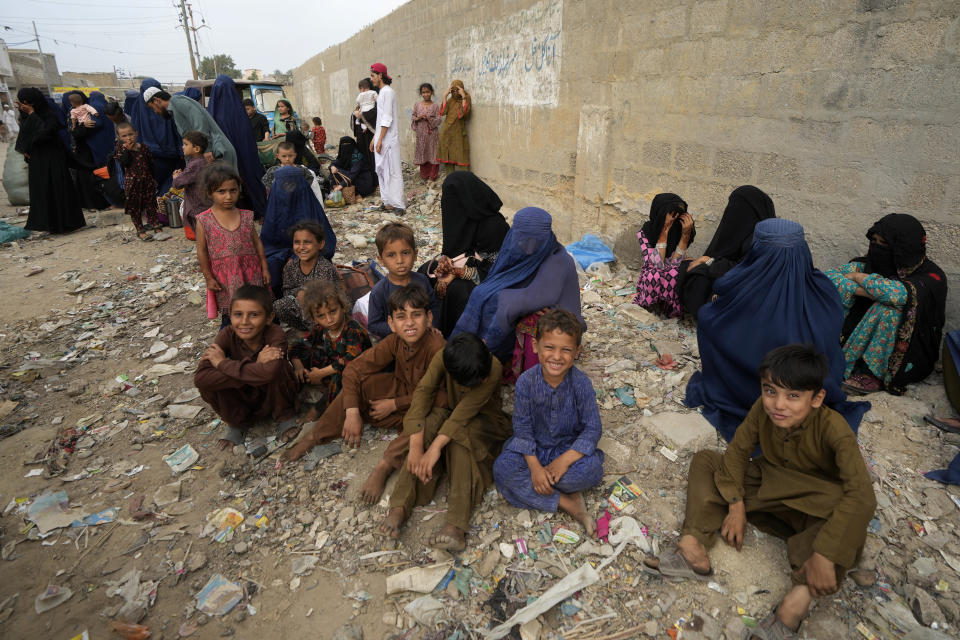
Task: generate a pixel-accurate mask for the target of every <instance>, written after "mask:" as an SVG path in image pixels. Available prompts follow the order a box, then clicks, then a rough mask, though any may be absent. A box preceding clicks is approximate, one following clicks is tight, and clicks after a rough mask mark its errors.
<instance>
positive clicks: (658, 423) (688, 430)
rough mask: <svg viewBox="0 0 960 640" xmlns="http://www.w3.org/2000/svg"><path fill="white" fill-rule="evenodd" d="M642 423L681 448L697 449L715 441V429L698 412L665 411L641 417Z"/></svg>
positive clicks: (655, 433)
mask: <svg viewBox="0 0 960 640" xmlns="http://www.w3.org/2000/svg"><path fill="white" fill-rule="evenodd" d="M643 425H644V426H645V427H646V429H647V431H649V432H650V433H652V434H654V435H655V436H657V437H659V438H662V439H664V440H666V441H668V442H670V443H672V444H673V445H675V446H676V447H677V448H678V449H681V450H686V451H699V450H701V449H706V448H709V447H710V446H711V445H713V444H715V443H716V441H717V430H716V429H714V428H713V425H712V424H710V423H709V422H708V421H707V419H706V418H704V417H703V416H702V415H700V414H699V413H679V412H676V411H665V412H663V413H657V414H654V415H653V416H650V417H645V418H643Z"/></svg>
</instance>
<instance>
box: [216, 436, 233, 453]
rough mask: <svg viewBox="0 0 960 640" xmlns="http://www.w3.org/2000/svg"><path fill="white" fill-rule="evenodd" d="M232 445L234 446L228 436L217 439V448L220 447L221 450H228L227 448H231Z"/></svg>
mask: <svg viewBox="0 0 960 640" xmlns="http://www.w3.org/2000/svg"><path fill="white" fill-rule="evenodd" d="M232 447H233V443H232V442H230V441H229V440H227V439H226V438H220V439H219V440H217V448H218V449H220V451H226V450H227V449H230V448H232Z"/></svg>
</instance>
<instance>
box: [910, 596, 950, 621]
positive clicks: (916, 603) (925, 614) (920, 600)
mask: <svg viewBox="0 0 960 640" xmlns="http://www.w3.org/2000/svg"><path fill="white" fill-rule="evenodd" d="M910 610H911V611H913V615H914V617H915V618H916V619H917V621H918V622H920V624H922V625H923V626H925V627H929V626H930V625H932V624H933V623H935V622H936V623H937V624H938V625H943V624H944V622H946V619H945V617H944V615H943V612H942V611H941V610H940V607H938V606H937V602H936V601H935V600H934V599H933V596H931V595H930V594H929V593H927V592H926V591H924V590H923V589H919V588H918V589H915V590H914V592H913V597H912V598H910Z"/></svg>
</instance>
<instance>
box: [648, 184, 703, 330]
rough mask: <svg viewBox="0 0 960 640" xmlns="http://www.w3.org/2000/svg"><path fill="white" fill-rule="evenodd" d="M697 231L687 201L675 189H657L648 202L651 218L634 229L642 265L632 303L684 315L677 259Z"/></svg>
mask: <svg viewBox="0 0 960 640" xmlns="http://www.w3.org/2000/svg"><path fill="white" fill-rule="evenodd" d="M696 235H697V232H696V230H695V229H694V225H693V217H692V216H691V215H690V214H689V213H687V203H686V202H684V201H683V199H682V198H681V197H680V196H678V195H676V194H675V193H658V194H657V195H656V196H655V197H654V198H653V202H651V203H650V220H648V221H647V223H646V224H644V225H643V228H642V229H641V230H640V232H639V233H637V239H638V240H639V241H640V247H641V249H642V251H643V268H642V269H641V270H640V277H639V278H637V295H636V296H634V298H633V303H634V304H636V305H640V306H641V307H643V308H644V309H647V310H648V311H653V312H656V313H659V314H661V315H664V316H666V317H668V318H677V317H679V316H681V315H683V304H682V303H681V302H680V293H679V291H678V288H677V283H678V278H679V274H680V263H681V262H682V261H683V259H684V257H685V254H686V251H687V247H689V246H690V245H691V244H693V239H694V238H695V237H696Z"/></svg>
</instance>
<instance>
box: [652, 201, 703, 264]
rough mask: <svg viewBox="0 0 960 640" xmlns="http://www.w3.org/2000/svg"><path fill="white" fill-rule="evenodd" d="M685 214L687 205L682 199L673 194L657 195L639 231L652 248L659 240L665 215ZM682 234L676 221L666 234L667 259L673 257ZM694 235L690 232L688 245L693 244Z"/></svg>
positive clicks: (694, 232) (695, 233)
mask: <svg viewBox="0 0 960 640" xmlns="http://www.w3.org/2000/svg"><path fill="white" fill-rule="evenodd" d="M686 212H687V203H686V202H684V200H683V198H681V197H680V196H678V195H677V194H675V193H658V194H657V195H655V196H654V197H653V202H651V203H650V219H649V220H647V221H646V222H645V223H644V224H643V227H642V228H641V229H640V230H641V231H642V232H643V235H644V237H645V238H646V239H647V242H648V243H650V245H651V246H653V245H654V244H656V243H657V241H658V240H659V239H660V234H661V233H662V232H663V225H664V224H665V223H666V221H667V214H668V213H681V214H682V213H686ZM682 234H683V229H682V228H681V227H680V221H679V220H677V221H675V222H674V224H673V226H671V227H670V232H669V233H668V234H667V253H666V255H667V257H668V258H669V257H670V256H671V255H673V252H674V251H675V250H676V248H677V245H678V244H680V236H681V235H682ZM696 235H697V232H696V230H691V231H690V244H693V239H694V238H695V237H696Z"/></svg>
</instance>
